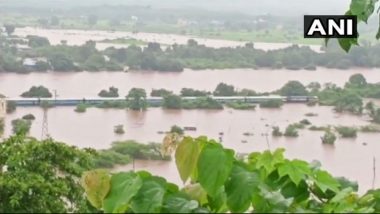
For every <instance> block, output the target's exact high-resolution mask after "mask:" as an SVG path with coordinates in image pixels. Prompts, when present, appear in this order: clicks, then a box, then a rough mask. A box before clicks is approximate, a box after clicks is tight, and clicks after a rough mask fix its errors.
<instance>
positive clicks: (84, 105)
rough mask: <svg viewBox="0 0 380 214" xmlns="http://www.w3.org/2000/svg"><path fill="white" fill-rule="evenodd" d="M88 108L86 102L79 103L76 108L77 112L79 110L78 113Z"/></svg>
mask: <svg viewBox="0 0 380 214" xmlns="http://www.w3.org/2000/svg"><path fill="white" fill-rule="evenodd" d="M86 110H87V105H86V104H84V103H79V104H78V105H77V107H76V108H75V112H78V113H84V112H86Z"/></svg>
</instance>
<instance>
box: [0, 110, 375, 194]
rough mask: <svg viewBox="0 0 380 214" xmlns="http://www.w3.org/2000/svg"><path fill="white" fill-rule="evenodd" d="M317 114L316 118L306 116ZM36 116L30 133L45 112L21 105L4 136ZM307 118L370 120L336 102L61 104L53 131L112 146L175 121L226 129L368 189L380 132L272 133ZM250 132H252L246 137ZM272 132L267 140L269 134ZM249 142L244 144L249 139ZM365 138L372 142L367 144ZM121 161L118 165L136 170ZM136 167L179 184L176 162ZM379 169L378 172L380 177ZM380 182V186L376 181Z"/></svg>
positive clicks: (319, 121) (51, 114) (150, 135)
mask: <svg viewBox="0 0 380 214" xmlns="http://www.w3.org/2000/svg"><path fill="white" fill-rule="evenodd" d="M310 112H312V113H317V114H318V116H316V117H309V118H307V117H306V116H305V114H306V113H310ZM28 113H32V114H34V115H35V116H36V118H37V119H36V121H34V123H33V125H32V129H31V135H32V136H35V137H37V138H40V137H41V131H42V118H43V111H42V109H41V108H39V107H30V108H18V109H17V111H16V112H15V113H13V114H10V115H8V116H7V118H6V131H5V136H9V135H10V134H11V121H12V120H13V119H16V118H20V117H22V116H23V115H25V114H28ZM305 118H307V119H308V120H310V121H311V122H312V124H313V125H316V126H324V125H346V126H352V125H356V126H363V125H368V124H370V122H369V121H368V118H366V117H359V116H355V115H349V114H338V113H335V112H334V111H333V110H332V108H331V107H323V106H316V107H308V106H306V105H304V104H287V105H285V106H283V107H282V108H281V109H260V108H257V109H256V110H253V111H239V110H232V109H225V110H182V111H180V110H163V109H161V108H151V109H148V110H147V111H146V112H134V111H127V110H111V109H108V110H105V109H97V108H90V109H88V110H87V112H86V113H83V114H80V113H76V112H74V108H73V107H57V108H52V109H49V110H48V124H49V126H48V127H49V134H50V135H51V136H52V137H53V138H54V139H56V140H58V141H62V142H65V143H67V144H70V145H75V146H78V147H81V148H84V147H92V148H96V149H105V148H109V147H110V145H111V143H112V142H113V141H117V140H128V139H134V140H137V141H139V142H144V143H147V142H161V141H162V139H163V137H164V136H163V135H161V134H158V132H159V131H167V130H169V129H170V127H171V126H172V125H179V126H195V127H197V131H195V132H187V133H186V134H187V135H190V136H194V137H197V136H200V135H207V136H209V137H210V138H213V139H216V140H218V139H219V133H220V132H223V133H224V136H223V139H222V140H223V144H224V146H225V147H228V148H233V149H235V150H236V151H237V152H239V153H249V152H254V151H263V150H267V149H271V150H273V149H276V148H285V149H286V156H287V157H289V158H299V159H303V160H306V161H313V160H319V161H321V163H322V166H323V168H324V169H326V170H329V171H331V172H332V173H333V174H334V175H336V176H345V177H347V178H350V179H352V180H356V181H358V182H359V183H360V186H361V190H362V191H364V190H366V189H368V188H371V187H372V177H373V176H372V173H373V172H372V167H373V158H374V157H375V158H376V159H377V160H380V154H379V153H378V151H379V150H380V142H379V136H380V135H379V134H373V133H372V134H371V133H359V134H358V137H357V138H356V139H342V138H339V139H338V141H337V142H336V144H335V146H329V145H322V143H321V139H320V137H321V136H322V135H323V133H322V132H313V131H309V130H308V129H305V130H301V131H300V136H299V137H298V138H286V137H281V138H272V137H271V126H279V127H280V128H281V129H282V130H284V129H285V127H286V126H287V125H288V124H290V123H294V122H299V121H300V120H302V119H305ZM119 124H121V125H124V127H125V131H126V133H125V134H124V135H116V134H114V133H113V127H114V126H115V125H119ZM245 132H249V133H251V134H253V135H252V136H245V135H244V133H245ZM266 135H268V139H267V137H266ZM243 141H244V142H245V143H244V142H243ZM363 143H366V144H367V145H363ZM131 167H132V166H131V165H129V166H120V167H118V168H117V169H116V170H126V169H131ZM136 169H137V170H148V171H151V172H152V173H154V174H157V175H161V176H164V177H166V178H168V179H169V180H170V181H172V182H175V183H177V184H180V179H179V176H178V173H177V172H176V166H175V163H174V162H155V161H137V162H136ZM379 176H380V174H378V175H377V177H379ZM376 186H379V184H378V183H376Z"/></svg>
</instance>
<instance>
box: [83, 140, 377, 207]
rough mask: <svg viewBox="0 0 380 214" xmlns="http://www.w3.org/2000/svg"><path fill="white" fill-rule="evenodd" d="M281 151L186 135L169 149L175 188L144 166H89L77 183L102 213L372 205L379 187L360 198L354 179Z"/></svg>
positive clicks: (166, 146) (374, 205)
mask: <svg viewBox="0 0 380 214" xmlns="http://www.w3.org/2000/svg"><path fill="white" fill-rule="evenodd" d="M173 139H175V138H173ZM166 144H168V145H176V143H175V142H174V143H173V142H172V143H170V142H166ZM168 145H164V146H165V148H169V147H170V146H169V147H168ZM283 153H284V150H282V149H279V150H276V151H274V152H271V151H265V152H263V153H258V152H254V153H251V154H248V155H247V157H246V158H244V159H242V158H236V156H237V154H236V153H235V152H234V151H233V150H230V149H225V148H223V147H222V145H221V144H219V143H217V142H216V141H213V140H208V139H207V138H205V137H200V138H197V139H193V138H190V137H186V138H184V139H183V140H182V141H181V142H180V143H179V144H178V146H177V148H176V151H175V157H176V164H177V168H178V171H179V174H180V177H181V179H182V181H183V182H184V184H185V186H184V188H182V189H180V188H179V187H178V186H176V185H174V184H172V183H169V182H168V181H166V180H165V179H163V178H161V177H157V176H153V175H151V174H150V173H148V172H144V171H142V172H136V173H135V172H121V173H116V174H109V173H107V172H105V171H101V170H96V171H90V172H87V173H85V174H84V176H83V177H82V185H83V186H84V188H85V190H86V193H87V198H88V200H89V201H90V202H91V204H92V205H93V206H94V207H96V208H97V209H99V210H102V211H104V212H119V213H120V212H132V213H133V212H145V213H146V212H166V213H167V212H171V213H190V212H246V211H254V212H330V213H331V212H336V213H340V212H378V211H380V190H371V191H369V192H367V193H366V194H365V195H363V196H360V195H359V194H358V193H357V190H358V186H357V184H356V183H353V182H350V181H348V180H346V179H344V178H334V177H333V176H332V175H330V174H329V173H328V172H326V171H324V170H322V169H321V168H320V164H319V163H316V162H313V163H311V164H309V163H307V162H305V161H301V160H288V159H286V158H284V155H283Z"/></svg>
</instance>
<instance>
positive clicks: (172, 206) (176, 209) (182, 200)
mask: <svg viewBox="0 0 380 214" xmlns="http://www.w3.org/2000/svg"><path fill="white" fill-rule="evenodd" d="M163 208H164V209H163V212H164V213H190V212H192V211H193V210H194V209H196V208H198V202H197V201H194V200H189V199H188V198H186V197H185V196H184V195H183V194H181V193H177V194H173V195H169V196H167V197H165V201H164V206H163Z"/></svg>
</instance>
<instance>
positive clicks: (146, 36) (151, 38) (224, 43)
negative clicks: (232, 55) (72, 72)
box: [14, 27, 320, 51]
mask: <svg viewBox="0 0 380 214" xmlns="http://www.w3.org/2000/svg"><path fill="white" fill-rule="evenodd" d="M14 35H17V36H22V37H25V36H27V35H37V36H43V37H46V38H48V39H49V41H50V43H51V44H53V45H56V44H60V43H61V41H62V40H65V41H67V44H68V45H82V44H84V43H86V41H89V40H93V41H102V40H105V39H111V40H112V39H117V38H133V39H137V40H140V41H143V42H157V43H160V44H163V45H173V44H186V43H187V41H188V40H189V39H194V40H196V41H197V42H198V44H201V45H206V46H208V47H213V48H222V47H238V46H244V45H245V43H246V42H240V41H229V40H221V39H205V38H199V37H194V36H185V35H175V34H159V33H142V32H141V33H132V32H123V31H113V32H111V31H96V30H66V29H65V30H62V29H42V28H33V27H25V28H17V29H16V31H15V33H14ZM290 45H292V44H289V43H261V42H257V43H255V48H257V49H262V50H274V49H281V48H285V47H288V46H290ZM111 46H116V47H119V48H120V47H126V46H127V45H120V44H118V45H115V44H110V43H99V44H98V46H97V47H98V48H99V49H100V50H104V49H106V48H107V47H111ZM309 47H310V48H312V49H313V50H315V51H320V46H319V45H310V46H309Z"/></svg>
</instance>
